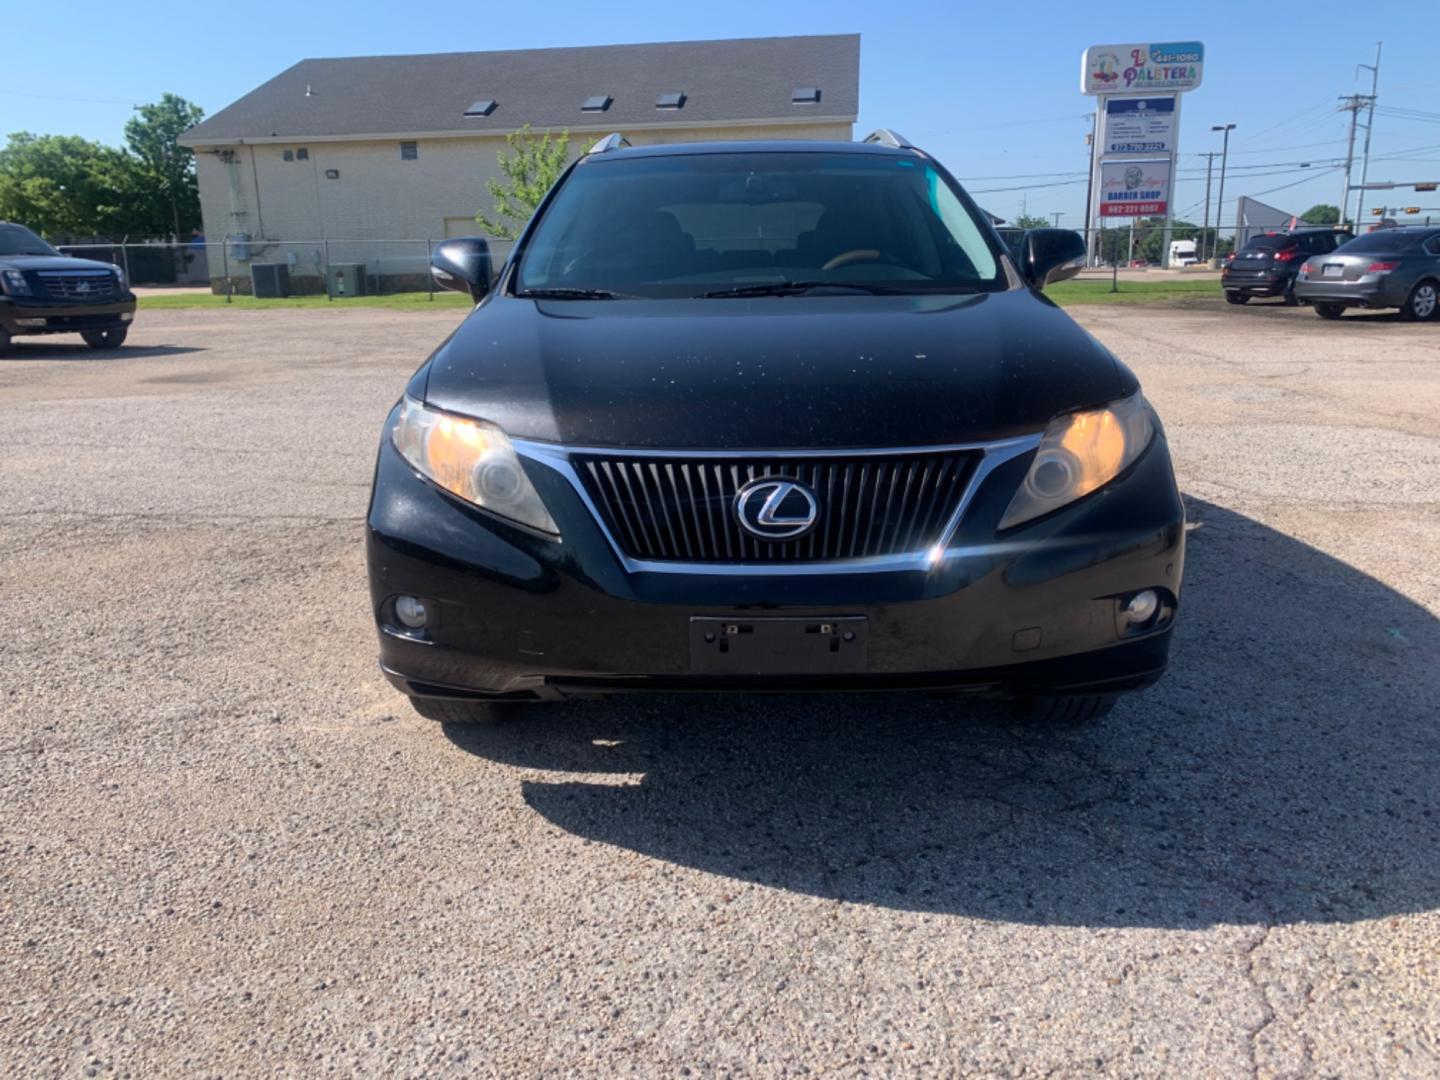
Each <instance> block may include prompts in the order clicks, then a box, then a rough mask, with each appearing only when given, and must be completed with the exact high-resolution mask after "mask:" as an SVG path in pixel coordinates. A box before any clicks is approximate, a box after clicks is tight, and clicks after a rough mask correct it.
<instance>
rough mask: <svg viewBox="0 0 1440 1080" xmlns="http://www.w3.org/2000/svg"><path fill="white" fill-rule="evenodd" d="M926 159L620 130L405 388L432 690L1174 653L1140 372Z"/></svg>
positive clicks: (511, 696) (379, 586)
mask: <svg viewBox="0 0 1440 1080" xmlns="http://www.w3.org/2000/svg"><path fill="white" fill-rule="evenodd" d="M1084 254H1085V249H1084V244H1083V243H1082V241H1081V239H1080V237H1079V236H1077V235H1076V234H1074V233H1072V232H1067V231H1063V230H1056V229H1037V230H1034V231H1031V232H1029V233H1028V234H1027V235H1026V236H1025V237H1024V242H1023V244H1020V245H1018V254H1013V255H1012V253H1011V250H1010V249H1009V248H1007V247H1006V245H1004V244H1002V243H1001V241H1000V239H999V237H998V236H997V235H996V233H995V230H994V228H993V227H992V226H991V224H990V222H989V220H988V219H987V217H986V215H985V214H984V213H982V212H981V211H980V210H979V209H978V208H977V207H976V205H975V204H974V203H973V202H972V201H971V199H970V197H969V196H968V195H967V194H966V193H965V192H964V191H963V190H962V189H961V188H960V186H959V185H958V184H957V183H956V182H955V180H954V179H953V178H952V177H951V176H950V174H949V173H947V172H946V171H945V169H944V168H943V167H942V166H941V165H940V164H939V163H938V162H937V161H935V160H934V159H933V158H931V157H929V156H928V155H926V154H925V153H923V152H921V151H920V150H917V149H915V148H914V147H913V146H911V145H910V144H909V143H907V142H906V141H905V140H904V139H902V138H900V137H899V136H897V135H894V134H893V133H891V132H880V133H877V134H876V135H875V136H872V137H871V138H870V139H869V140H866V142H864V143H860V144H852V143H820V142H815V143H811V142H774V143H723V144H713V145H683V146H673V145H672V146H651V147H643V148H629V147H628V145H627V144H626V143H625V142H624V140H623V139H621V138H620V137H619V136H610V137H609V138H607V139H605V140H602V141H601V142H600V143H598V144H596V146H595V148H594V149H592V150H591V152H590V153H588V154H587V155H585V156H584V157H582V158H581V159H580V160H579V161H577V162H576V163H575V164H573V165H572V166H571V167H570V168H569V169H568V171H567V172H566V173H565V174H564V175H563V177H562V178H561V179H560V180H559V181H558V182H557V183H556V185H555V187H554V188H553V189H552V190H551V191H550V193H549V194H548V196H547V197H546V198H545V200H544V201H543V203H542V204H541V205H540V207H539V209H538V210H537V211H536V213H535V215H534V217H533V219H532V220H531V222H530V223H529V225H528V226H527V227H526V229H525V230H524V232H523V234H522V235H521V237H520V238H519V240H518V241H517V243H516V245H515V247H514V250H513V252H512V253H511V255H510V257H509V259H508V260H507V261H506V263H505V264H504V266H503V267H502V268H501V269H500V271H499V273H498V274H492V268H491V261H490V255H489V250H488V247H487V245H486V243H485V241H484V240H481V239H458V240H451V241H448V242H446V243H445V244H442V245H440V246H439V247H438V248H437V250H436V252H435V256H434V259H433V263H432V270H433V273H434V274H435V276H436V277H437V279H438V280H439V281H440V282H441V283H442V284H445V285H448V286H451V287H454V288H458V289H462V290H468V291H469V292H470V294H471V295H472V296H473V297H474V298H475V299H476V300H477V301H478V304H477V306H476V308H475V310H474V311H473V312H472V313H471V314H470V316H469V317H468V318H467V319H466V320H465V321H464V323H463V324H462V325H461V326H460V327H459V328H458V329H457V330H456V331H455V332H454V333H453V334H452V335H451V336H450V338H449V339H448V340H447V341H445V342H444V343H443V344H442V345H441V346H440V347H439V348H438V349H437V350H436V351H435V352H434V354H433V355H432V356H431V357H430V358H429V360H427V361H426V362H425V363H424V364H423V365H422V366H421V367H420V369H419V370H418V371H417V372H416V373H415V375H414V376H413V377H412V378H411V380H410V383H409V385H408V386H407V387H406V388H405V391H404V394H403V395H402V396H401V398H400V400H399V401H398V402H397V403H396V404H395V407H394V408H393V409H392V410H391V412H390V415H389V418H388V419H387V420H386V423H385V427H384V434H383V437H382V439H381V444H380V452H379V460H378V463H377V465H376V470H375V479H374V490H373V493H372V498H371V503H370V509H369V515H368V535H367V548H368V550H367V555H368V563H369V575H370V589H371V597H372V600H373V606H374V614H375V619H376V622H377V624H378V629H379V637H380V652H381V665H382V668H383V670H384V672H385V674H386V675H387V676H388V678H389V679H390V681H391V682H392V683H393V684H394V685H395V686H396V687H397V688H399V689H400V690H401V691H402V692H403V693H405V694H407V695H409V697H410V698H411V699H412V701H413V703H414V705H415V707H416V709H417V711H419V712H420V713H421V714H422V715H425V716H430V717H433V718H438V719H442V720H452V721H460V720H466V719H478V718H483V717H485V716H487V715H490V714H491V711H492V710H491V709H490V708H489V706H493V705H494V704H496V703H500V702H518V701H538V700H545V699H554V698H564V697H568V696H596V695H610V694H617V693H624V692H630V691H667V692H676V691H682V692H683V691H767V692H768V691H794V692H814V691H831V690H850V691H853V690H927V691H963V692H982V693H987V694H991V695H995V696H999V697H1003V698H1006V699H1009V700H1010V701H1012V702H1013V703H1014V705H1015V707H1016V708H1017V709H1020V710H1022V711H1025V712H1028V713H1031V714H1036V715H1040V716H1044V717H1047V718H1050V719H1054V720H1062V721H1063V720H1069V721H1078V720H1084V719H1088V718H1090V717H1092V716H1095V715H1098V714H1100V713H1102V712H1104V711H1105V710H1106V709H1107V708H1108V707H1109V705H1110V703H1111V702H1112V700H1113V698H1114V695H1116V694H1118V693H1120V692H1122V691H1127V690H1136V689H1140V688H1142V687H1145V686H1147V685H1149V684H1151V683H1152V682H1154V681H1155V680H1156V679H1157V678H1158V677H1159V676H1160V674H1161V672H1162V671H1163V670H1164V668H1165V665H1166V661H1167V656H1168V651H1169V646H1170V634H1171V629H1172V625H1173V620H1174V617H1175V612H1176V607H1177V604H1178V602H1179V595H1180V579H1181V572H1182V564H1183V552H1184V513H1183V510H1182V508H1181V502H1180V498H1179V495H1178V493H1177V491H1176V486H1175V479H1174V475H1173V473H1172V471H1171V466H1170V458H1169V454H1168V451H1167V449H1166V445H1165V438H1164V435H1163V433H1162V431H1161V428H1160V423H1159V421H1158V420H1157V419H1156V416H1155V414H1154V412H1153V411H1152V409H1151V407H1150V406H1149V405H1148V404H1147V403H1146V401H1145V399H1144V398H1143V397H1142V396H1141V393H1140V387H1139V384H1138V383H1137V381H1136V379H1135V376H1134V375H1133V374H1132V373H1131V372H1130V371H1129V369H1127V368H1126V367H1125V365H1123V364H1122V363H1120V361H1119V360H1117V359H1116V358H1115V357H1114V356H1113V355H1112V354H1111V353H1110V352H1109V351H1108V350H1107V349H1105V347H1104V346H1102V345H1101V344H1099V343H1098V342H1097V341H1096V340H1095V339H1094V338H1092V337H1090V336H1089V335H1088V334H1086V333H1085V332H1084V331H1083V330H1081V329H1080V328H1079V327H1078V326H1077V325H1076V324H1075V323H1074V322H1072V321H1071V320H1070V318H1069V317H1068V316H1067V315H1066V314H1065V313H1064V312H1062V311H1061V310H1060V309H1059V308H1057V307H1056V306H1055V305H1054V304H1053V303H1052V302H1050V301H1049V300H1048V299H1046V298H1045V297H1044V296H1043V295H1042V294H1041V292H1040V291H1039V289H1040V288H1041V287H1042V286H1044V285H1045V284H1047V283H1049V282H1051V281H1056V280H1060V279H1062V278H1065V277H1069V276H1071V275H1072V274H1074V273H1075V272H1076V271H1077V269H1078V268H1079V266H1080V265H1081V264H1082V262H1083V259H1084Z"/></svg>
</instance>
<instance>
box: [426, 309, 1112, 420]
mask: <svg viewBox="0 0 1440 1080" xmlns="http://www.w3.org/2000/svg"><path fill="white" fill-rule="evenodd" d="M421 377H423V379H424V387H425V388H424V394H425V398H426V400H427V402H428V403H429V404H431V405H433V406H434V407H436V408H440V409H446V410H449V411H452V412H458V413H463V414H465V415H469V416H476V417H481V418H483V419H486V420H491V421H493V422H495V423H497V424H499V425H500V426H501V427H502V428H503V429H504V430H505V431H506V432H508V433H509V434H511V435H513V436H516V437H523V438H530V439H538V440H545V441H551V442H560V443H565V444H568V445H572V446H628V447H666V448H674V449H688V448H704V447H725V448H729V447H736V448H739V447H744V448H750V449H760V448H776V449H779V448H787V447H883V446H927V445H940V444H945V443H955V442H969V441H980V440H988V439H996V438H1004V437H1008V436H1012V435H1018V434H1024V433H1030V432H1035V431H1038V430H1039V429H1040V428H1042V427H1043V426H1044V425H1045V423H1046V422H1047V421H1048V420H1049V419H1050V418H1051V417H1053V416H1055V415H1056V414H1057V413H1061V412H1065V411H1067V410H1070V409H1075V408H1078V407H1083V406H1086V405H1093V404H1098V403H1101V402H1105V401H1109V400H1112V399H1114V398H1116V397H1121V396H1123V395H1125V394H1127V393H1129V392H1131V391H1132V390H1133V389H1134V388H1135V379H1134V376H1133V375H1131V374H1130V372H1129V371H1128V370H1127V369H1125V368H1124V367H1123V365H1121V364H1119V363H1118V362H1117V361H1116V360H1115V359H1114V357H1112V356H1111V355H1110V353H1109V352H1108V351H1107V350H1106V349H1105V348H1103V347H1102V346H1101V345H1100V344H1099V343H1098V342H1096V341H1095V340H1094V339H1093V338H1091V337H1090V335H1088V334H1087V333H1085V332H1084V331H1083V330H1081V329H1080V327H1078V326H1077V325H1076V324H1075V323H1074V322H1073V321H1071V319H1070V318H1069V316H1067V315H1066V314H1065V313H1064V312H1062V311H1060V310H1059V309H1058V308H1057V307H1055V306H1054V304H1052V303H1051V302H1050V301H1048V300H1046V299H1044V298H1043V297H1040V296H1037V295H1036V294H1034V293H1032V292H1029V291H1027V290H1013V291H1009V292H1003V293H984V294H978V295H971V296H955V295H949V296H928V297H871V296H861V297H855V296H843V297H836V296H806V297H764V298H754V299H723V300H715V299H711V300H693V301H691V300H656V301H649V300H643V301H641V300H608V301H598V300H597V301H576V300H565V301H553V300H522V299H516V298H514V297H509V296H493V297H491V298H489V299H487V301H486V302H485V303H483V304H482V305H481V306H480V307H479V308H478V309H476V311H475V312H474V313H473V314H471V316H470V317H469V318H468V319H466V321H465V322H464V323H463V324H462V325H461V326H460V328H459V329H458V330H456V332H455V333H454V334H453V335H451V337H450V338H449V340H448V341H446V342H445V343H444V344H443V345H442V346H441V347H440V348H439V349H438V350H437V351H436V353H435V355H434V356H433V357H432V358H431V361H430V364H429V366H428V371H427V372H422V373H421ZM418 383H419V380H418V379H417V381H416V383H412V392H414V391H415V390H418V388H419V386H418Z"/></svg>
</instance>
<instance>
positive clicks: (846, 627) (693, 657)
mask: <svg viewBox="0 0 1440 1080" xmlns="http://www.w3.org/2000/svg"><path fill="white" fill-rule="evenodd" d="M869 630H870V620H869V619H868V618H866V617H865V616H863V615H842V616H837V617H834V618H831V617H829V616H825V617H821V618H810V617H807V618H792V617H782V618H761V619H717V618H711V617H708V616H695V617H693V618H692V619H691V620H690V670H691V671H692V672H693V673H695V674H698V675H829V674H846V673H854V672H863V671H865V670H866V667H867V664H868V659H869V638H870V634H869Z"/></svg>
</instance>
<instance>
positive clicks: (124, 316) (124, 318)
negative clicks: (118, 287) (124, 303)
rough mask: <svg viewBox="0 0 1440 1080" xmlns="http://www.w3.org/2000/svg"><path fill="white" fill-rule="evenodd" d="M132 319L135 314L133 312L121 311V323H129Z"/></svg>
mask: <svg viewBox="0 0 1440 1080" xmlns="http://www.w3.org/2000/svg"><path fill="white" fill-rule="evenodd" d="M134 318H135V312H133V311H122V312H120V321H121V322H130V321H131V320H132V319H134Z"/></svg>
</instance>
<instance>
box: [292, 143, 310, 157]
mask: <svg viewBox="0 0 1440 1080" xmlns="http://www.w3.org/2000/svg"><path fill="white" fill-rule="evenodd" d="M295 160H296V161H309V160H310V151H309V149H307V148H306V147H303V146H302V147H300V149H299V150H296V151H295Z"/></svg>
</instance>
